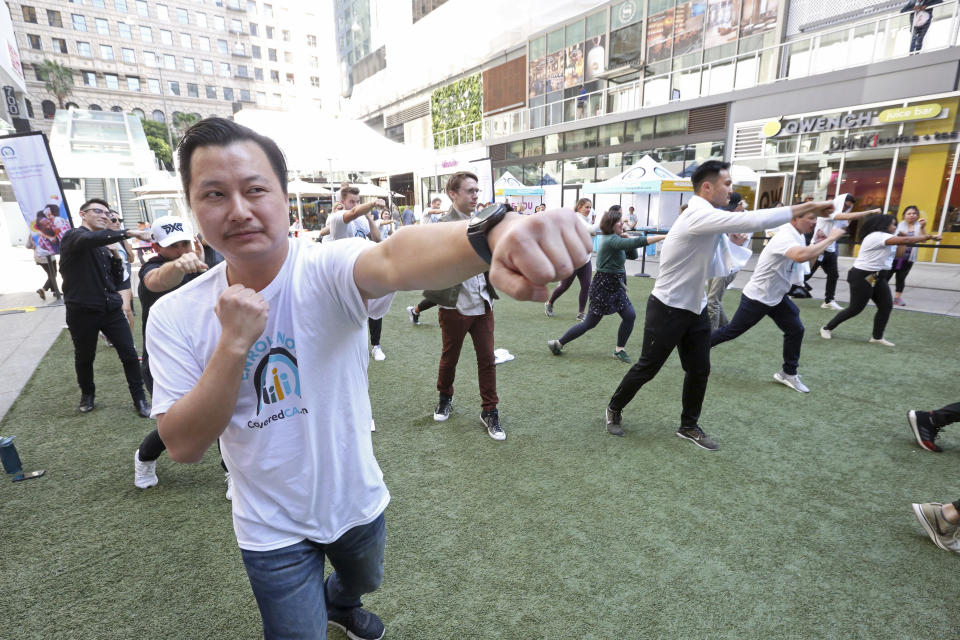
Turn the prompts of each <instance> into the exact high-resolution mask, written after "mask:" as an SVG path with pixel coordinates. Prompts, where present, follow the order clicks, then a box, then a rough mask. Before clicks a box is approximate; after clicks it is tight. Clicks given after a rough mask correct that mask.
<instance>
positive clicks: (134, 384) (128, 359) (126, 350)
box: [66, 304, 146, 401]
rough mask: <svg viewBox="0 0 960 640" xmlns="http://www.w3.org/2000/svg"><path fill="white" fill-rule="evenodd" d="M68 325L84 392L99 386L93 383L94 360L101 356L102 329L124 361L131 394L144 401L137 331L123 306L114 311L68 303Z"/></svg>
mask: <svg viewBox="0 0 960 640" xmlns="http://www.w3.org/2000/svg"><path fill="white" fill-rule="evenodd" d="M66 315H67V328H68V329H69V330H70V337H71V338H73V361H74V362H73V363H74V367H75V368H76V370H77V384H79V385H80V392H81V393H83V394H85V395H93V394H94V393H95V392H96V386H95V385H94V383H93V360H94V358H95V357H96V355H97V337H98V336H99V334H100V332H101V331H102V332H103V335H105V336H107V339H108V340H109V341H110V342H112V343H113V346H114V348H115V349H116V351H117V355H118V356H119V357H120V362H121V363H123V373H124V375H125V376H126V378H127V387H128V388H129V389H130V397H131V398H133V399H134V400H135V401H136V400H144V399H145V398H146V396H145V395H144V393H143V377H142V376H141V374H140V361H139V360H138V358H137V349H136V347H134V346H133V334H132V333H131V332H130V325H129V324H128V323H127V317H126V316H125V315H124V314H123V309H120V308H117V309H114V310H112V311H107V310H106V309H93V308H89V307H78V306H76V305H69V304H68V305H67V314H66Z"/></svg>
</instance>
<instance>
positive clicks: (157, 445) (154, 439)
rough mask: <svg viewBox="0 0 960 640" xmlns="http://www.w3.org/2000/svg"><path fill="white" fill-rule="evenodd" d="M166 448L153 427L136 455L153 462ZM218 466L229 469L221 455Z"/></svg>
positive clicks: (142, 459)
mask: <svg viewBox="0 0 960 640" xmlns="http://www.w3.org/2000/svg"><path fill="white" fill-rule="evenodd" d="M166 450H167V445H165V444H163V440H161V439H160V432H158V431H157V430H156V429H154V430H153V431H151V432H150V433H148V434H147V437H146V438H144V439H143V442H141V443H140V448H139V449H138V450H137V451H139V453H138V454H137V455H138V457H139V458H140V462H153V461H154V460H156V459H157V458H159V457H160V454H161V453H163V452H164V451H166ZM217 451H220V439H219V438H217ZM220 466H221V467H223V470H224V471H229V469H227V465H226V463H225V462H224V461H223V456H222V455H221V456H220Z"/></svg>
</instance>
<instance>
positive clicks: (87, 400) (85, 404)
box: [79, 393, 93, 413]
mask: <svg viewBox="0 0 960 640" xmlns="http://www.w3.org/2000/svg"><path fill="white" fill-rule="evenodd" d="M79 409H80V413H90V412H91V411H93V394H92V393H90V394H87V393H84V394H81V395H80V407H79Z"/></svg>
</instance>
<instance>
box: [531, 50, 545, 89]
mask: <svg viewBox="0 0 960 640" xmlns="http://www.w3.org/2000/svg"><path fill="white" fill-rule="evenodd" d="M546 90H547V60H546V58H537V59H536V60H531V61H530V95H529V97H530V98H536V97H537V96H542V95H543V93H544V92H545V91H546Z"/></svg>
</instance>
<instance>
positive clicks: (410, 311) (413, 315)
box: [407, 307, 420, 324]
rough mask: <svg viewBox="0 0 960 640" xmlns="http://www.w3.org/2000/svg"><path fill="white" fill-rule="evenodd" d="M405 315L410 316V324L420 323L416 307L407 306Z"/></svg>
mask: <svg viewBox="0 0 960 640" xmlns="http://www.w3.org/2000/svg"><path fill="white" fill-rule="evenodd" d="M407 317H408V318H410V323H411V324H420V314H419V313H417V308H416V307H407Z"/></svg>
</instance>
